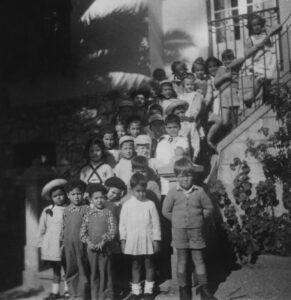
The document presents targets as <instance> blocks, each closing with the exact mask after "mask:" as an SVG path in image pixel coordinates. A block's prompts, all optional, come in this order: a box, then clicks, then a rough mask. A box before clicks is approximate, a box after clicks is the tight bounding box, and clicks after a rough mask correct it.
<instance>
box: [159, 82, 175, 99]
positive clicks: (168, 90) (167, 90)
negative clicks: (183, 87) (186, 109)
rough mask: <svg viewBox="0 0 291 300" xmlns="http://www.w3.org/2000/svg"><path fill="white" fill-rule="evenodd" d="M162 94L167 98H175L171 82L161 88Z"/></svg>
mask: <svg viewBox="0 0 291 300" xmlns="http://www.w3.org/2000/svg"><path fill="white" fill-rule="evenodd" d="M161 94H162V95H163V96H164V98H165V99H171V98H173V88H172V86H171V85H170V84H163V85H162V88H161Z"/></svg>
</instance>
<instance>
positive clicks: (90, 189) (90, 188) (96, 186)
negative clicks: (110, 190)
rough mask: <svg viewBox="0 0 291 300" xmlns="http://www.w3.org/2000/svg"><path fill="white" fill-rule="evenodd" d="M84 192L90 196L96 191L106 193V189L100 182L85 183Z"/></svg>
mask: <svg viewBox="0 0 291 300" xmlns="http://www.w3.org/2000/svg"><path fill="white" fill-rule="evenodd" d="M86 192H87V193H88V194H89V196H90V197H91V196H92V195H93V194H94V193H96V192H101V193H102V194H103V195H106V194H107V189H106V188H105V186H104V185H102V184H101V183H89V184H88V185H87V188H86Z"/></svg>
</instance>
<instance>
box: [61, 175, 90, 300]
mask: <svg viewBox="0 0 291 300" xmlns="http://www.w3.org/2000/svg"><path fill="white" fill-rule="evenodd" d="M85 189H86V184H85V183H84V182H83V181H82V180H71V181H69V182H68V183H67V184H66V186H65V190H66V193H67V197H68V199H69V200H70V204H69V206H67V207H66V208H65V211H64V219H63V220H64V221H63V228H62V241H63V245H64V249H65V258H66V266H67V270H66V280H67V283H68V287H69V293H70V296H71V297H72V299H74V297H75V298H78V297H79V298H78V299H84V298H85V295H86V289H87V287H88V277H87V276H88V270H87V259H86V249H85V247H84V245H83V243H82V242H81V240H80V229H81V224H82V221H83V218H84V216H85V214H86V212H87V210H88V206H87V205H84V204H83V203H84V199H83V197H84V192H85Z"/></svg>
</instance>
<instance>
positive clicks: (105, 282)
mask: <svg viewBox="0 0 291 300" xmlns="http://www.w3.org/2000/svg"><path fill="white" fill-rule="evenodd" d="M106 192H107V190H106V188H105V187H104V186H103V185H102V184H100V183H95V184H91V185H90V188H88V194H89V198H90V202H91V203H92V204H93V207H92V208H90V209H89V210H88V211H87V212H86V214H85V215H84V218H83V222H82V226H81V232H80V238H81V241H82V242H83V243H84V244H85V245H86V246H87V254H88V260H89V265H90V271H91V278H90V284H91V299H92V300H99V299H100V300H102V299H108V300H109V299H111V300H113V282H112V273H111V247H110V246H111V244H110V241H112V240H113V239H114V237H115V235H116V233H117V224H116V219H115V218H114V217H113V214H112V212H111V211H110V210H109V209H107V208H106V207H105V201H106Z"/></svg>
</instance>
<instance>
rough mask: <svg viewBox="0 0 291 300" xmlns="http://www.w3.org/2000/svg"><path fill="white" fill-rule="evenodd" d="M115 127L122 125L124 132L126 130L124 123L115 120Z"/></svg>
mask: <svg viewBox="0 0 291 300" xmlns="http://www.w3.org/2000/svg"><path fill="white" fill-rule="evenodd" d="M117 125H122V126H124V128H125V130H126V124H125V122H124V121H122V120H116V122H115V124H114V127H116V126H117Z"/></svg>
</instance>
